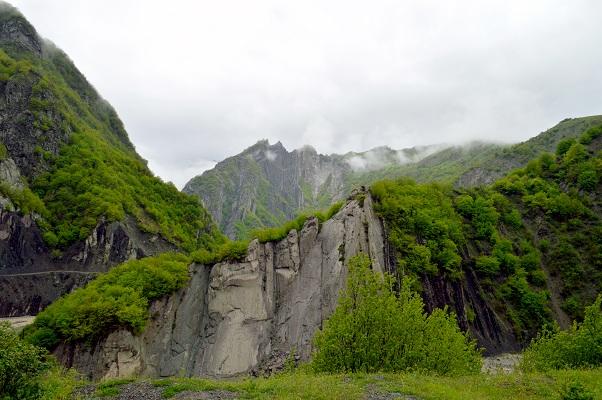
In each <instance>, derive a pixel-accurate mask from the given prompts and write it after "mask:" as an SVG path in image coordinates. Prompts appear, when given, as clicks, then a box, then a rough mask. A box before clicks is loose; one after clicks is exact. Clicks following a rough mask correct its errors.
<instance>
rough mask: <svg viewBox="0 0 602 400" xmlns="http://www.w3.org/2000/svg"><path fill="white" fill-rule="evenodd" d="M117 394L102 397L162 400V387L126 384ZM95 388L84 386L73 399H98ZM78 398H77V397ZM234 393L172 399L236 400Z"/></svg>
mask: <svg viewBox="0 0 602 400" xmlns="http://www.w3.org/2000/svg"><path fill="white" fill-rule="evenodd" d="M118 389H119V391H120V392H119V394H118V395H117V396H113V397H102V398H101V399H106V400H109V399H110V400H163V396H162V393H163V389H164V388H162V387H154V386H153V385H151V384H150V383H148V382H136V383H128V384H125V385H121V386H119V387H118ZM95 390H96V387H95V386H86V387H84V388H82V389H80V390H79V391H78V392H77V393H76V397H75V398H79V399H82V400H92V399H98V398H97V397H94V392H95ZM77 396H79V397H77ZM236 396H237V395H236V393H233V392H228V391H225V390H213V391H210V392H190V391H186V392H181V393H178V394H177V395H175V396H174V397H172V399H176V400H226V399H236V398H237V397H236Z"/></svg>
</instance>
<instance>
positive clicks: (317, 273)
mask: <svg viewBox="0 0 602 400" xmlns="http://www.w3.org/2000/svg"><path fill="white" fill-rule="evenodd" d="M359 252H364V253H366V254H368V255H369V256H370V258H371V260H372V266H373V268H374V269H375V270H377V271H381V272H382V271H390V272H393V273H395V272H396V271H395V262H394V261H392V260H393V257H392V256H391V255H390V253H389V251H388V243H387V241H386V237H385V233H384V228H383V225H382V222H381V220H380V219H379V218H378V217H377V216H376V215H375V214H374V212H373V209H372V199H371V197H370V195H369V194H368V193H365V199H363V201H362V202H360V201H357V200H351V201H349V202H348V203H347V205H346V206H345V207H343V208H342V209H341V210H340V211H339V212H338V213H337V214H336V215H335V216H334V217H333V218H332V219H330V220H328V221H326V222H324V223H323V224H320V223H319V222H318V220H317V219H316V218H312V219H309V220H308V221H307V222H306V224H305V225H304V227H303V229H302V230H301V231H300V232H297V231H295V230H292V231H291V232H290V233H289V234H288V236H287V237H286V238H284V239H282V240H280V241H277V242H268V243H259V242H258V241H257V240H255V241H253V242H251V244H250V245H249V248H248V252H247V256H246V258H245V259H244V260H243V261H240V262H224V263H219V264H216V265H213V266H204V265H192V266H191V267H190V271H191V280H190V283H189V285H188V286H187V287H186V288H184V289H182V290H180V291H179V292H177V293H175V294H173V295H171V296H168V297H166V298H163V299H162V300H160V301H156V302H154V303H153V304H152V306H151V310H150V315H151V317H150V319H149V321H148V325H147V326H146V328H145V330H144V332H143V333H141V334H139V335H134V334H133V333H131V332H129V331H127V330H125V329H119V330H116V331H113V332H111V333H110V334H108V335H107V336H106V337H104V338H103V339H101V340H100V341H98V342H97V343H95V344H92V345H90V344H85V343H74V344H73V343H72V344H62V345H61V346H59V348H57V349H56V351H55V354H56V355H57V356H58V357H59V359H60V360H62V361H63V363H64V364H65V365H67V366H73V367H75V368H77V369H78V370H79V371H81V372H83V373H85V374H86V375H87V376H89V377H90V378H94V379H98V378H107V377H121V376H127V375H129V374H131V373H137V374H142V375H148V376H154V377H157V376H173V375H184V376H189V375H193V376H212V377H227V376H233V375H240V374H245V373H249V372H254V371H259V370H265V368H264V366H266V365H267V366H269V367H267V368H268V369H271V368H278V363H280V364H282V362H283V361H284V359H286V357H287V356H289V355H291V354H292V353H294V354H295V355H296V357H298V358H300V359H308V358H309V356H310V355H311V350H312V344H311V340H312V338H313V336H314V334H315V332H316V331H317V330H318V329H320V328H321V327H322V324H323V322H324V321H325V320H326V319H327V318H328V317H329V316H330V315H331V314H332V312H333V311H334V309H335V307H336V304H337V299H338V295H339V292H340V291H341V289H342V288H343V285H344V284H345V281H346V267H345V265H346V264H347V261H348V260H349V259H350V258H351V257H352V256H354V255H356V254H357V253H359ZM424 288H425V293H424V298H425V302H426V305H427V308H428V309H429V310H430V309H432V308H434V307H442V306H444V305H445V304H449V305H450V306H451V307H452V310H453V311H455V312H456V313H457V314H458V318H459V321H460V324H461V326H462V327H463V328H464V329H467V330H470V331H471V333H472V334H473V336H474V337H476V338H478V340H479V343H480V344H481V345H484V346H487V347H488V349H490V350H491V352H500V351H502V350H508V349H515V348H516V347H515V343H513V342H512V338H513V335H512V332H511V331H509V329H508V328H506V326H505V325H504V324H503V323H502V322H501V320H500V319H499V318H498V317H497V316H496V314H495V313H494V312H493V311H492V310H491V309H490V308H489V306H488V305H487V304H486V303H485V301H484V300H483V299H482V298H481V297H480V289H479V287H478V283H477V282H476V281H475V280H474V279H470V277H467V279H466V281H457V282H454V283H447V282H444V281H443V280H440V281H437V280H435V279H432V280H428V279H427V280H425V281H424ZM468 308H470V309H472V310H473V311H474V318H471V321H468V319H467V317H466V312H465V310H466V309H468Z"/></svg>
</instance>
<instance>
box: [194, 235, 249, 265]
mask: <svg viewBox="0 0 602 400" xmlns="http://www.w3.org/2000/svg"><path fill="white" fill-rule="evenodd" d="M248 246H249V242H247V241H242V240H238V241H228V242H226V243H224V244H223V245H221V246H219V247H218V248H217V249H216V250H214V251H209V250H206V249H201V250H197V251H195V252H193V253H192V254H191V255H190V256H191V258H192V261H194V262H196V263H199V264H205V265H210V264H216V263H218V262H222V261H238V260H241V259H243V258H244V257H245V256H246V255H247V247H248Z"/></svg>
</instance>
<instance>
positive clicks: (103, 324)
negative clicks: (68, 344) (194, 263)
mask: <svg viewBox="0 0 602 400" xmlns="http://www.w3.org/2000/svg"><path fill="white" fill-rule="evenodd" d="M188 263H189V259H188V257H186V256H183V255H181V254H174V253H165V254H161V255H159V256H156V257H149V258H144V259H141V260H131V261H127V262H125V263H123V264H121V265H119V266H117V267H114V268H113V269H111V270H110V271H109V272H107V273H104V274H101V275H100V276H98V277H97V278H96V279H95V280H93V281H92V282H90V283H89V284H88V285H86V286H85V287H83V288H79V289H76V290H75V291H73V292H71V293H70V294H68V295H66V296H65V297H62V298H60V299H59V300H57V301H55V302H54V303H52V304H51V305H50V306H48V307H47V308H46V309H45V310H44V311H42V312H41V313H40V314H38V316H37V317H36V319H35V321H34V326H33V328H32V329H29V330H28V332H27V336H26V337H27V340H28V341H30V342H32V343H34V344H36V345H40V346H45V347H47V348H52V347H53V346H54V345H55V344H56V343H57V340H64V341H74V340H91V339H94V338H97V337H99V336H101V335H102V334H104V333H106V332H107V330H108V329H109V328H111V327H115V326H124V327H127V328H129V329H132V330H133V331H134V332H139V331H140V330H142V328H143V327H144V325H145V323H146V320H147V318H148V306H149V304H150V302H151V301H152V300H155V299H158V298H160V297H162V296H164V295H167V294H169V293H172V292H174V291H175V290H177V289H179V288H181V287H183V286H184V285H185V284H186V282H187V281H188Z"/></svg>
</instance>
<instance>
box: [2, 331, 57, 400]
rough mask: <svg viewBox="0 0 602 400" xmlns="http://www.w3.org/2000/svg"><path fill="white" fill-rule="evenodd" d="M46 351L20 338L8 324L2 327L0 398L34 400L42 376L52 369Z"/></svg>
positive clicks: (40, 389)
mask: <svg viewBox="0 0 602 400" xmlns="http://www.w3.org/2000/svg"><path fill="white" fill-rule="evenodd" d="M45 353H46V352H45V351H44V350H43V349H41V348H39V347H35V346H33V345H31V344H29V343H26V342H24V341H22V340H20V339H19V337H18V336H17V334H16V333H15V332H14V331H13V330H12V328H11V327H10V325H8V323H1V324H0V399H3V400H4V399H34V398H38V397H39V396H40V393H41V391H42V388H41V387H40V385H39V382H38V379H37V378H38V377H39V376H40V375H41V374H42V373H43V372H45V371H46V370H47V369H48V368H49V364H48V363H47V362H46V360H45Z"/></svg>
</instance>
